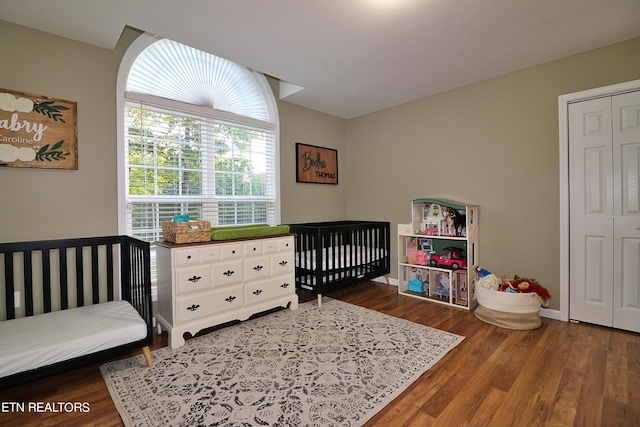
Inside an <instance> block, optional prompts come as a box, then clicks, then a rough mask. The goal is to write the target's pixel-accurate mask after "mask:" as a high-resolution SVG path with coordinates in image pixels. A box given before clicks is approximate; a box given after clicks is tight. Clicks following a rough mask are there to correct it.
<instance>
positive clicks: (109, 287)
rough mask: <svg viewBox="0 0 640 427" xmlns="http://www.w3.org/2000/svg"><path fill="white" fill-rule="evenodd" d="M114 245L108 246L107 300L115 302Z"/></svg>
mask: <svg viewBox="0 0 640 427" xmlns="http://www.w3.org/2000/svg"><path fill="white" fill-rule="evenodd" d="M113 298H114V294H113V245H112V244H111V243H109V244H108V245H107V300H108V301H113Z"/></svg>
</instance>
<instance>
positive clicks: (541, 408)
mask: <svg viewBox="0 0 640 427" xmlns="http://www.w3.org/2000/svg"><path fill="white" fill-rule="evenodd" d="M298 295H299V296H300V301H301V302H304V301H311V300H315V296H314V295H311V294H310V293H309V292H306V291H299V292H298ZM328 296H330V297H332V298H336V299H339V300H342V301H345V302H349V303H352V304H356V305H360V306H362V307H366V308H370V309H372V310H377V311H380V312H382V313H386V314H389V315H392V316H396V317H401V318H403V319H407V320H410V321H412V322H416V323H420V324H423V325H427V326H431V327H435V328H438V329H442V330H446V331H449V332H453V333H456V334H459V335H463V336H465V337H466V338H465V340H464V341H463V342H462V344H460V345H459V346H458V347H456V348H455V349H453V350H452V351H451V352H450V353H449V354H448V355H447V356H445V357H444V358H443V359H442V360H441V361H440V362H438V364H437V365H436V366H435V367H433V368H432V369H430V370H429V371H427V372H426V373H425V374H424V375H423V376H422V377H421V378H420V379H419V380H418V381H416V382H415V383H414V384H412V385H411V386H410V387H409V388H408V389H407V390H406V391H405V392H404V393H403V394H402V395H400V396H399V397H398V398H396V399H395V400H394V401H393V402H392V403H391V404H389V405H388V406H387V407H386V408H385V409H384V410H383V411H381V412H380V413H378V414H377V415H376V416H375V417H374V418H372V419H371V420H370V421H369V422H368V423H367V424H366V426H385V427H395V426H416V427H418V426H419V427H424V426H447V427H449V426H580V427H584V426H616V427H620V426H638V425H640V334H635V333H631V332H623V331H618V330H614V329H608V328H603V327H599V326H593V325H588V324H574V323H565V322H559V321H555V320H549V319H544V318H543V319H542V327H541V328H539V329H536V330H534V331H511V330H507V329H501V328H497V327H494V326H491V325H488V324H486V323H483V322H481V321H479V320H478V319H476V317H475V316H474V315H473V312H467V311H465V310H461V309H457V308H452V307H447V306H443V305H439V304H434V303H428V302H424V301H421V300H418V299H415V298H410V297H406V296H399V295H397V293H396V287H394V286H389V285H386V284H381V283H375V282H364V283H362V284H358V285H356V286H353V287H350V288H347V289H343V290H340V291H336V292H333V293H331V294H329V295H328ZM166 343H167V337H166V333H164V334H163V335H161V336H156V340H155V343H154V346H153V348H160V347H162V346H166ZM0 345H1V343H0ZM135 354H138V353H131V354H129V355H125V356H123V357H128V356H131V355H135ZM99 365H100V364H94V365H90V366H87V367H83V368H78V369H75V370H73V371H69V372H66V373H63V374H59V375H55V376H52V377H48V378H44V379H41V380H38V381H34V382H31V383H28V384H24V385H22V386H18V387H14V388H11V389H6V390H1V391H0V425H2V426H20V427H25V426H70V425H74V426H81V425H82V426H94V425H95V426H122V425H123V424H122V421H121V419H120V416H119V415H118V413H117V411H116V408H115V406H114V405H113V402H112V401H111V397H110V396H109V392H108V390H107V387H106V385H105V383H104V381H103V380H102V376H101V375H100V372H99V370H98V366H99ZM9 402H25V407H26V408H27V409H28V406H27V405H28V404H29V402H35V403H36V404H45V403H49V404H53V405H55V404H57V402H62V403H69V402H70V403H74V402H79V403H83V402H87V403H88V409H89V411H88V412H75V413H60V412H51V411H49V412H45V413H39V412H29V411H28V410H25V411H24V412H11V411H9V409H10V408H9V405H10V403H9Z"/></svg>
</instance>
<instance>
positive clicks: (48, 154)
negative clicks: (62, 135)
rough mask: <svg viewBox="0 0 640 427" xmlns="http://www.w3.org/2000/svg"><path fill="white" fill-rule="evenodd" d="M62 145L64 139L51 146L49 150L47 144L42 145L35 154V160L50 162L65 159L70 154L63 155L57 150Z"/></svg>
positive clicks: (63, 153)
mask: <svg viewBox="0 0 640 427" xmlns="http://www.w3.org/2000/svg"><path fill="white" fill-rule="evenodd" d="M63 143H64V139H63V140H61V141H58V142H56V143H55V144H53V146H52V147H51V149H49V144H46V145H43V146H42V148H41V149H40V150H38V153H36V160H39V161H41V162H43V161H45V160H46V161H48V162H51V161H53V160H64V159H66V158H67V156H68V155H69V154H71V153H68V152H67V153H65V152H64V151H61V150H59V148H60V147H62V144H63Z"/></svg>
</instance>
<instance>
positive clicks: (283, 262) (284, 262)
mask: <svg viewBox="0 0 640 427" xmlns="http://www.w3.org/2000/svg"><path fill="white" fill-rule="evenodd" d="M278 264H280V265H281V266H282V267H284V266H285V265H287V264H288V262H287V261H284V260H283V261H280V262H279V263H278Z"/></svg>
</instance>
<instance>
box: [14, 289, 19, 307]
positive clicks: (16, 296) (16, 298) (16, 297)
mask: <svg viewBox="0 0 640 427" xmlns="http://www.w3.org/2000/svg"><path fill="white" fill-rule="evenodd" d="M13 307H14V308H20V291H16V292H14V293H13Z"/></svg>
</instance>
